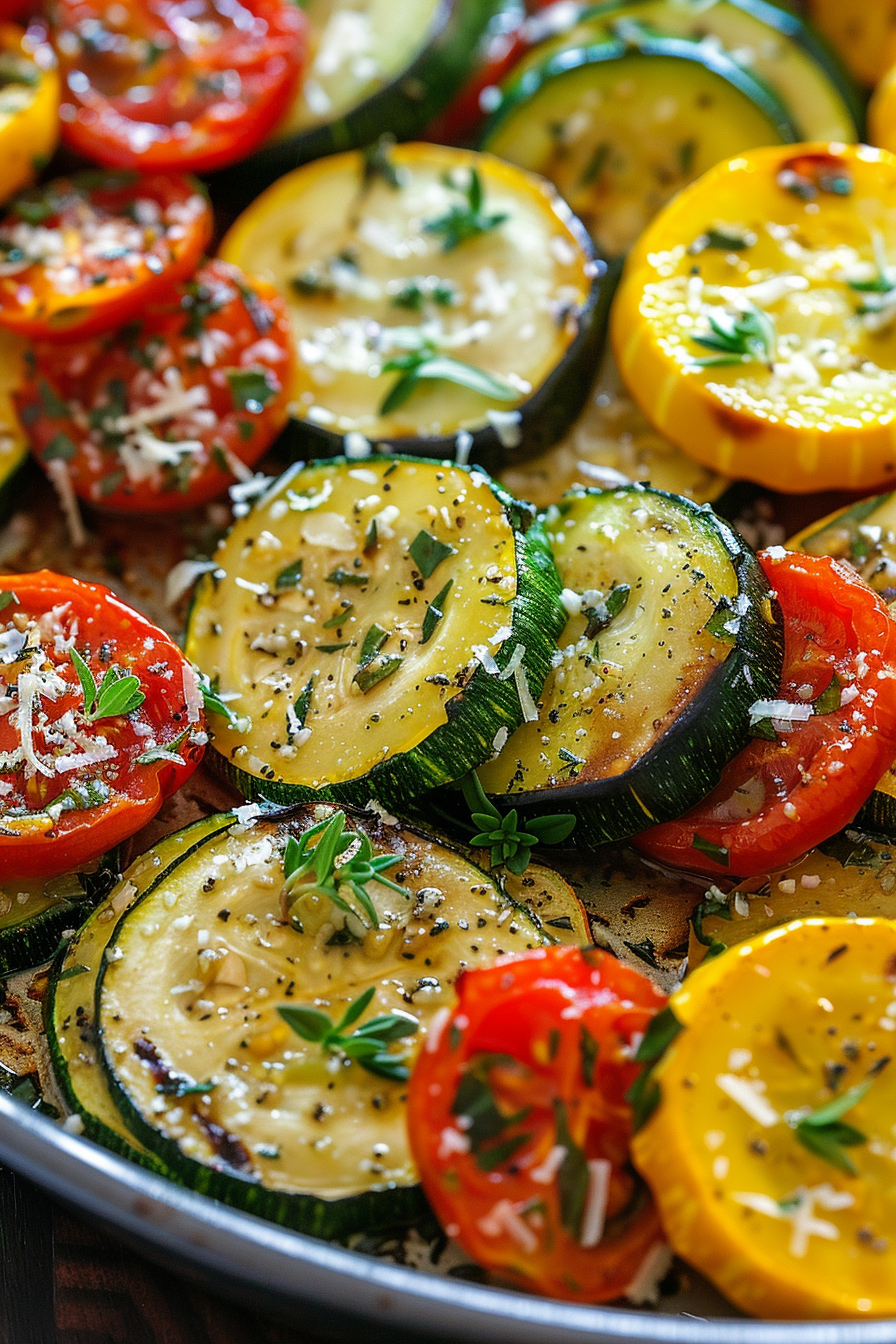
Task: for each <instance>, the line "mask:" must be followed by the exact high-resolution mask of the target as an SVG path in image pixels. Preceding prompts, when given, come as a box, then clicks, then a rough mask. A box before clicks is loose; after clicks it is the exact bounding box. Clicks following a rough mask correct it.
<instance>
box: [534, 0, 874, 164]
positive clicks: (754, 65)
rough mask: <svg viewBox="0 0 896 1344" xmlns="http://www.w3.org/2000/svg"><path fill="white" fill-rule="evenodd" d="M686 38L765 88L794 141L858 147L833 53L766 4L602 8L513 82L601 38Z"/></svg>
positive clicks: (851, 106) (851, 91)
mask: <svg viewBox="0 0 896 1344" xmlns="http://www.w3.org/2000/svg"><path fill="white" fill-rule="evenodd" d="M639 29H642V30H643V31H644V32H646V33H648V34H650V35H651V36H662V37H675V38H686V39H689V40H690V41H694V42H703V43H705V44H706V45H707V46H712V47H713V48H714V49H716V50H721V51H722V52H723V53H724V54H725V55H726V56H728V57H730V59H731V60H733V61H734V62H735V63H736V64H737V65H740V66H742V67H744V68H745V69H746V70H747V71H748V73H749V74H751V75H753V76H754V77H755V78H756V79H758V80H759V81H760V82H761V83H763V84H765V85H766V86H767V87H768V88H770V89H771V90H772V91H773V92H774V93H775V95H776V96H777V97H778V98H779V99H780V101H781V102H782V103H783V104H784V106H785V107H786V108H787V111H788V112H789V114H790V117H791V119H792V121H793V123H794V126H795V128H796V131H797V139H800V140H841V141H843V142H845V143H847V144H848V143H850V142H851V141H853V140H856V139H858V138H859V137H858V127H859V126H860V125H861V124H862V100H861V98H860V96H859V92H858V90H857V89H856V87H855V85H854V84H853V82H852V80H851V78H850V76H849V75H848V74H847V72H846V70H845V69H844V68H843V66H842V65H841V63H840V61H839V60H838V58H837V56H836V55H835V53H834V51H833V49H832V48H831V47H829V46H828V44H827V43H826V42H825V41H824V40H823V39H821V38H820V37H819V35H818V34H817V33H816V32H815V30H814V29H813V28H812V27H811V26H810V25H809V24H807V23H805V22H804V21H803V20H802V19H801V18H800V17H799V16H798V15H797V14H793V13H791V12H790V11H789V10H787V9H784V8H779V7H778V5H776V4H768V3H767V2H766V0H627V3H626V2H625V0H606V3H603V4H596V5H590V6H587V7H585V8H584V9H583V10H581V11H580V13H579V15H578V18H577V19H576V21H575V22H574V23H573V24H572V26H571V27H570V26H567V27H566V29H565V31H562V32H560V33H559V34H558V35H557V36H556V37H553V38H552V39H550V40H549V41H548V42H545V43H543V44H542V45H541V46H540V47H539V48H538V49H537V50H536V51H534V52H532V53H530V54H528V55H526V56H524V57H523V58H522V60H521V61H520V63H519V66H518V68H517V69H516V71H515V72H514V74H515V77H519V76H520V75H522V74H523V72H524V71H526V70H528V69H529V68H530V67H531V66H533V65H538V64H541V63H542V62H543V61H544V60H545V59H546V58H547V57H548V56H550V55H553V54H554V53H555V52H557V51H563V50H566V49H567V48H571V47H583V46H588V45H590V44H592V43H594V42H596V41H599V40H601V39H606V38H607V37H613V36H617V37H622V38H628V37H630V36H631V37H635V38H636V37H637V35H638V30H639Z"/></svg>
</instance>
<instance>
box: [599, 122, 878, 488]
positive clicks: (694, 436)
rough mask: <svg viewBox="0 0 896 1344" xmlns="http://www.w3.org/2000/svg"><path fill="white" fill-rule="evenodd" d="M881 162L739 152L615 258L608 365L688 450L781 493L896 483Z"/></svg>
mask: <svg viewBox="0 0 896 1344" xmlns="http://www.w3.org/2000/svg"><path fill="white" fill-rule="evenodd" d="M894 266H896V158H894V157H893V156H892V155H890V154H888V153H887V152H886V151H883V150H875V149H869V148H868V147H865V146H845V145H828V144H812V145H801V146H798V147H795V148H794V147H790V148H787V149H777V148H767V149H759V150H752V151H749V152H747V153H745V154H743V155H741V156H739V157H738V158H736V159H732V160H731V161H730V162H728V163H726V164H722V165H720V166H719V167H718V168H715V169H713V170H712V171H711V172H710V173H707V174H706V175H705V176H704V177H703V178H701V180H700V181H699V182H697V183H695V184H694V185H693V186H692V187H691V188H690V189H689V190H687V191H685V192H683V193H682V194H681V195H680V196H679V197H677V198H676V199H675V200H674V201H673V202H672V203H671V204H670V205H669V206H667V207H666V209H665V210H664V211H663V213H662V214H661V215H660V216H659V217H658V218H657V220H656V221H655V222H654V223H653V225H652V226H651V227H650V228H649V229H648V230H647V232H646V233H645V234H644V235H643V237H642V238H641V240H640V242H639V243H638V245H637V247H636V248H635V250H634V251H633V253H632V254H631V256H630V258H629V261H628V265H627V267H626V271H625V274H624V275H623V279H622V282H621V286H620V290H619V292H618V295H617V298H616V303H615V308H614V312H613V319H612V334H613V345H614V350H615V354H616V358H617V362H618V364H619V368H620V372H621V373H622V377H623V379H624V381H625V382H626V384H627V385H628V387H629V388H630V390H631V392H632V395H633V396H634V397H635V399H636V400H637V401H638V402H639V404H640V405H641V407H642V409H643V410H644V412H645V414H646V415H647V416H648V418H649V419H650V420H652V422H653V423H654V424H655V425H656V427H657V428H658V429H659V430H660V431H661V432H662V433H664V434H665V435H667V436H668V437H669V438H670V439H671V440H672V441H673V442H674V443H677V444H679V445H680V446H681V447H682V448H684V449H685V450H686V451H687V452H689V453H691V454H692V455H693V456H694V457H695V458H697V460H698V461H701V462H703V463H705V464H706V465H707V466H711V467H713V468H714V469H715V470H717V471H721V472H724V473H726V474H729V475H733V476H740V477H746V478H749V479H750V480H754V481H758V482H759V483H760V484H762V485H766V486H769V487H771V488H773V489H778V490H783V491H805V490H823V489H852V490H861V489H868V488H871V487H873V486H875V485H879V484H881V483H883V482H886V481H888V480H893V479H894V478H896V325H894V324H896V269H894Z"/></svg>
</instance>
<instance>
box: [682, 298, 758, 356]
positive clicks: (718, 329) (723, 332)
mask: <svg viewBox="0 0 896 1344" xmlns="http://www.w3.org/2000/svg"><path fill="white" fill-rule="evenodd" d="M706 316H707V318H708V319H709V326H710V330H709V332H707V333H706V334H705V335H702V336H692V337H691V340H692V341H693V342H694V343H695V345H702V346H704V347H705V348H706V349H707V350H715V351H718V352H719V353H718V354H715V355H712V356H711V357H709V358H705V359H695V360H693V363H694V364H695V365H697V366H698V367H699V368H710V367H712V366H714V365H721V364H749V363H751V362H752V361H753V360H759V361H761V362H762V363H763V364H769V365H770V364H771V362H772V360H773V359H774V357H775V349H776V346H777V340H778V334H777V330H776V328H775V323H774V320H773V319H772V318H771V317H769V315H768V313H765V312H763V311H762V309H761V308H757V307H756V305H755V303H751V304H750V307H749V308H748V309H747V311H746V312H744V313H729V312H728V310H727V309H725V308H709V309H707V310H706Z"/></svg>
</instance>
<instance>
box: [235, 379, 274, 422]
mask: <svg viewBox="0 0 896 1344" xmlns="http://www.w3.org/2000/svg"><path fill="white" fill-rule="evenodd" d="M227 381H228V383H229V384H230V395H231V397H232V399H233V404H234V407H235V409H236V410H238V411H248V412H249V413H250V414H251V415H260V414H261V412H262V411H263V410H264V408H265V406H266V405H267V403H268V402H269V401H270V400H271V397H275V396H276V395H277V392H278V390H279V389H278V388H277V387H275V386H274V385H273V384H272V383H271V379H270V374H269V373H268V371H267V370H266V369H228V370H227Z"/></svg>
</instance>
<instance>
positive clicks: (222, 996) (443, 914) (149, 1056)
mask: <svg viewBox="0 0 896 1344" xmlns="http://www.w3.org/2000/svg"><path fill="white" fill-rule="evenodd" d="M217 820H220V818H218V819H217ZM232 820H233V825H232V826H231V827H230V828H229V829H228V830H227V831H225V832H222V833H219V834H217V835H216V836H214V837H213V838H211V839H209V840H207V841H206V842H205V843H203V844H201V845H197V846H194V847H193V848H192V849H191V850H190V851H188V852H186V853H185V854H184V856H183V858H182V859H181V860H180V861H179V862H177V863H175V864H173V865H172V866H171V867H169V869H168V870H167V872H166V873H165V876H164V878H162V879H161V880H159V881H157V882H155V883H154V884H152V886H151V887H149V888H148V889H147V890H146V892H145V894H144V895H143V896H142V897H141V898H140V899H139V900H138V901H136V903H134V904H133V905H131V906H130V908H129V909H127V910H125V912H124V913H123V914H122V916H121V919H120V920H119V923H118V924H117V926H116V927H115V930H114V933H113V935H112V938H111V939H110V941H109V944H108V949H107V951H106V953H105V955H104V956H103V957H102V959H101V961H100V964H99V976H98V986H97V1021H98V1025H99V1040H100V1055H101V1058H102V1061H103V1066H104V1069H105V1071H106V1074H107V1077H108V1080H109V1085H110V1087H111V1091H112V1095H113V1097H114V1100H115V1102H116V1104H117V1105H118V1106H119V1108H120V1110H121V1114H122V1116H123V1117H124V1119H125V1122H126V1124H127V1125H128V1127H129V1129H130V1130H131V1131H132V1133H133V1134H134V1135H135V1137H136V1138H138V1139H139V1140H140V1141H141V1142H143V1143H145V1145H146V1146H147V1147H148V1148H150V1149H151V1151H153V1152H154V1153H156V1154H157V1155H158V1156H160V1157H161V1158H162V1160H163V1161H164V1163H165V1165H166V1166H167V1167H168V1169H169V1171H171V1172H173V1173H174V1174H175V1175H176V1176H177V1177H178V1178H179V1179H181V1180H183V1181H184V1182H185V1183H187V1184H189V1185H191V1186H192V1187H193V1188H195V1189H199V1190H201V1191H203V1192H204V1193H207V1194H210V1195H212V1196H214V1197H216V1198H220V1199H224V1200H226V1201H227V1202H228V1203H232V1204H236V1205H237V1206H238V1207H240V1208H243V1209H245V1210H246V1211H248V1212H251V1213H257V1214H259V1215H261V1216H263V1217H269V1218H272V1219H274V1220H275V1221H276V1222H280V1223H284V1224H286V1225H288V1226H290V1227H294V1228H297V1229H299V1230H301V1231H307V1232H313V1233H315V1234H317V1235H319V1236H331V1237H344V1236H347V1235H349V1233H351V1232H354V1231H359V1230H365V1231H366V1230H370V1229H373V1228H376V1227H379V1226H383V1225H386V1226H388V1225H393V1224H400V1223H402V1222H407V1221H409V1220H410V1219H411V1218H413V1217H415V1216H416V1215H417V1214H418V1213H419V1212H420V1211H421V1210H422V1208H423V1200H422V1197H421V1194H420V1191H419V1187H418V1177H417V1172H416V1169H415V1167H414V1163H413V1160H412V1158H411V1155H410V1151H409V1148H408V1140H407V1134H406V1127H405V1098H406V1092H407V1086H406V1083H407V1077H408V1072H409V1065H410V1063H411V1061H412V1059H413V1056H414V1054H416V1052H417V1051H418V1050H419V1049H420V1048H421V1046H423V1045H424V1042H425V1040H426V1037H427V1035H428V1033H429V1032H430V1031H431V1030H433V1029H434V1027H435V1023H436V1022H437V1021H438V1020H439V1019H440V1018H441V1017H442V1016H444V1013H445V1012H446V1011H447V1007H448V1004H449V1003H450V1001H451V995H452V987H453V984H454V981H455V979H456V978H457V975H458V973H459V971H460V969H461V967H462V966H465V965H480V964H485V963H487V962H488V961H490V960H492V959H493V958H494V957H495V956H497V955H499V954H500V953H502V952H510V951H513V950H519V951H526V950H528V949H531V948H533V947H538V946H541V945H543V944H544V943H545V942H547V941H548V939H547V938H546V937H545V935H544V934H543V933H541V932H540V931H539V928H538V926H537V925H536V923H535V921H534V920H533V919H532V918H531V917H530V915H529V914H528V912H527V910H526V907H525V906H520V905H516V904H514V903H513V902H512V901H511V900H510V899H509V898H508V897H507V896H505V895H504V894H503V893H502V892H501V890H500V889H499V888H498V886H497V885H496V884H495V883H493V882H492V880H491V879H490V878H489V877H487V876H486V874H485V873H484V872H482V870H481V869H479V868H477V867H475V865H473V864H472V863H470V861H469V860H468V859H467V858H465V857H464V856H463V855H461V854H459V853H457V852H456V851H454V850H451V849H449V848H447V847H446V846H444V845H442V844H440V843H438V842H437V841H435V840H432V839H430V838H429V837H427V836H425V835H423V834H421V833H420V832H418V831H415V830H412V829H411V828H410V827H407V826H403V825H400V824H398V823H396V824H391V823H384V822H383V821H382V820H381V819H380V818H379V817H377V816H374V815H372V814H367V815H361V814H347V813H346V812H345V811H344V810H340V809H336V808H332V807H315V808H303V809H301V810H298V811H296V812H293V813H290V814H286V815H283V814H280V815H276V814H275V815H273V816H265V815H261V816H258V817H255V818H253V817H252V816H251V815H250V816H246V815H245V814H243V819H242V820H239V819H238V818H233V819H232ZM167 843H168V841H165V842H163V844H167ZM347 845H350V846H351V848H350V849H346V846H347ZM151 853H152V852H151ZM146 857H147V859H148V858H149V857H150V856H146ZM575 906H576V902H575V900H574V899H573V900H572V901H571V904H570V908H569V910H568V913H572V909H573V908H574V907H575ZM147 935H149V937H150V941H149V943H147ZM147 947H150V948H151V956H147ZM98 960H99V959H98ZM234 1061H236V1063H234ZM249 1098H251V1103H250V1104H249V1105H248V1106H247V1105H246V1101H247V1099H249Z"/></svg>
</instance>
